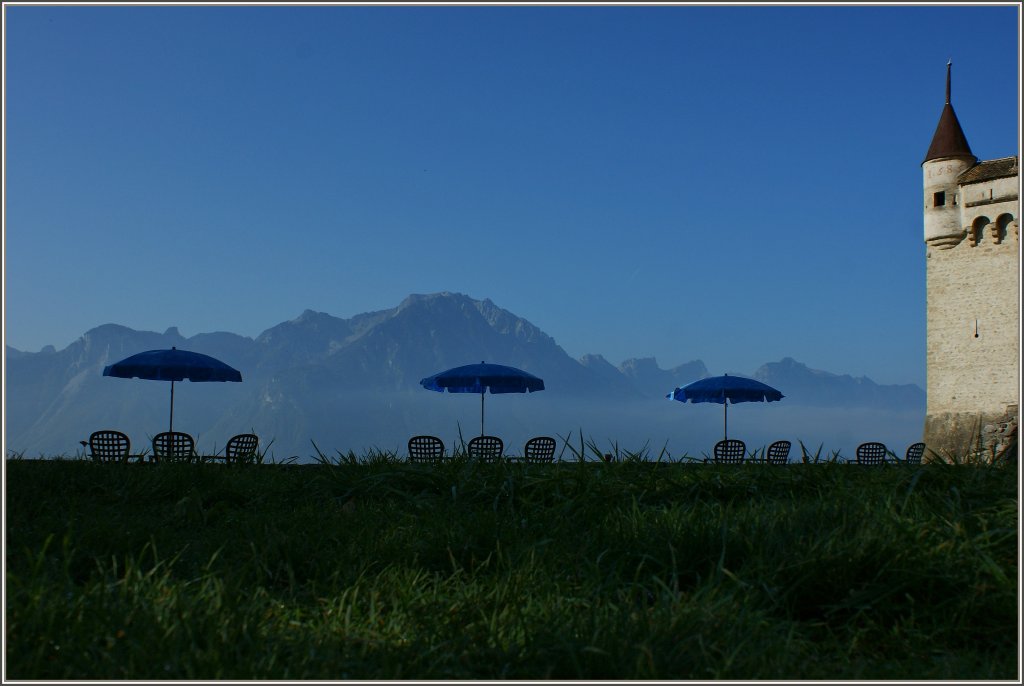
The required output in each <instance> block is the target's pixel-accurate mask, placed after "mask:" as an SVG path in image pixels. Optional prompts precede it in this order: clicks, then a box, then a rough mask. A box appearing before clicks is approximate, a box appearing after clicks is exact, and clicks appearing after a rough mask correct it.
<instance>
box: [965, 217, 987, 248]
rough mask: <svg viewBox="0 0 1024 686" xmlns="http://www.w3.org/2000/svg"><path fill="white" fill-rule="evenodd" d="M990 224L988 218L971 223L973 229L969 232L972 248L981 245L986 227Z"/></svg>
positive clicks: (980, 218) (979, 218)
mask: <svg viewBox="0 0 1024 686" xmlns="http://www.w3.org/2000/svg"><path fill="white" fill-rule="evenodd" d="M989 223H990V221H989V218H988V217H978V218H977V219H975V220H974V222H972V223H971V228H970V230H969V231H968V235H969V236H970V238H971V246H976V245H978V244H979V243H981V240H982V239H983V238H984V237H985V227H986V226H987V225H988V224H989Z"/></svg>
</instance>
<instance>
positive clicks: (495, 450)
mask: <svg viewBox="0 0 1024 686" xmlns="http://www.w3.org/2000/svg"><path fill="white" fill-rule="evenodd" d="M466 448H467V450H468V452H469V458H470V459H471V460H472V459H476V460H480V461H482V462H497V461H498V460H500V459H501V454H502V453H503V452H504V451H505V442H504V441H502V440H501V439H500V438H498V437H497V436H475V437H473V438H471V439H470V440H469V445H468V446H466Z"/></svg>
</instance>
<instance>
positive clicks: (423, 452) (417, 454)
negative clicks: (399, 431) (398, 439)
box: [409, 436, 444, 462]
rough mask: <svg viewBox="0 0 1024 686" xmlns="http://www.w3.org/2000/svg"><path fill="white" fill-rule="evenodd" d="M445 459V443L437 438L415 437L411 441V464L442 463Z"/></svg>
mask: <svg viewBox="0 0 1024 686" xmlns="http://www.w3.org/2000/svg"><path fill="white" fill-rule="evenodd" d="M442 459H444V441H442V440H441V439H440V438H438V437H437V436H413V437H412V438H410V439H409V461H410V462H440V461H441V460H442Z"/></svg>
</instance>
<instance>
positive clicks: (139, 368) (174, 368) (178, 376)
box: [103, 347, 242, 431]
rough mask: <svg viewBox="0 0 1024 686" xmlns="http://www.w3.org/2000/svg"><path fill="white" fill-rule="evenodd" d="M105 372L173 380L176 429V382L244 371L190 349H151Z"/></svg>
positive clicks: (228, 377) (225, 377) (236, 376)
mask: <svg viewBox="0 0 1024 686" xmlns="http://www.w3.org/2000/svg"><path fill="white" fill-rule="evenodd" d="M103 376H113V377H117V378H121V379H151V380H154V381H170V382H171V422H170V429H169V430H170V431H174V382H175V381H182V380H184V379H188V380H189V381H241V380H242V374H241V372H239V371H238V370H237V369H234V368H232V367H229V366H228V365H226V364H224V363H223V362H221V361H220V360H218V359H216V358H213V357H210V356H209V355H204V354H202V353H194V352H191V351H188V350H178V349H177V348H174V347H172V348H171V349H170V350H148V351H146V352H144V353H137V354H135V355H132V356H131V357H126V358H125V359H123V360H121V361H120V362H115V363H114V364H111V365H107V366H106V367H104V368H103Z"/></svg>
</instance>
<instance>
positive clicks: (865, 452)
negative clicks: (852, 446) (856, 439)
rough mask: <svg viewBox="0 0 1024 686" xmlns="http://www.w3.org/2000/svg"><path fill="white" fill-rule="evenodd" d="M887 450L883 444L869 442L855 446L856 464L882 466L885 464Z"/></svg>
mask: <svg viewBox="0 0 1024 686" xmlns="http://www.w3.org/2000/svg"><path fill="white" fill-rule="evenodd" d="M886 452H887V449H886V447H885V444H884V443H878V442H877V441H870V442H868V443H861V444H860V445H858V446H857V464H868V465H875V464H882V463H883V462H885V453H886Z"/></svg>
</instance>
